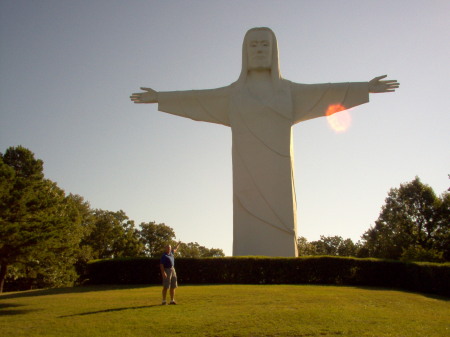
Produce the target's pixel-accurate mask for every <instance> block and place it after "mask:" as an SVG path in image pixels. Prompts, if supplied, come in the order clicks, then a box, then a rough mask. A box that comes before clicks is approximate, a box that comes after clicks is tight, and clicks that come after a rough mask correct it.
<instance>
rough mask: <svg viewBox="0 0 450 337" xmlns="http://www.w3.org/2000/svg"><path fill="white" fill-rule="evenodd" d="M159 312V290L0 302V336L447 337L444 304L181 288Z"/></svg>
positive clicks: (324, 290) (364, 293) (313, 290)
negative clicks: (174, 303) (172, 301)
mask: <svg viewBox="0 0 450 337" xmlns="http://www.w3.org/2000/svg"><path fill="white" fill-rule="evenodd" d="M177 300H178V305H176V306H161V305H160V301H161V288H160V287H159V286H158V287H156V286H115V287H114V286H109V287H100V286H97V287H94V286H92V287H80V288H67V289H49V290H37V291H30V292H23V293H6V294H3V295H0V335H1V336H24V337H25V336H26V337H33V336H55V337H56V336H58V337H61V336H80V337H99V336H108V337H114V336H117V337H127V336H139V337H144V336H145V337H148V336H155V337H164V336H177V335H178V336H183V337H184V336H211V337H213V336H223V337H226V336H267V337H275V336H290V337H295V336H355V337H361V336H376V337H382V336H405V337H412V336H426V337H432V336H439V337H443V336H450V304H449V301H448V299H445V298H439V297H434V296H427V295H423V294H417V293H408V292H403V291H395V290H386V289H374V288H356V287H336V286H311V285H208V286H182V287H180V288H179V289H178V290H177Z"/></svg>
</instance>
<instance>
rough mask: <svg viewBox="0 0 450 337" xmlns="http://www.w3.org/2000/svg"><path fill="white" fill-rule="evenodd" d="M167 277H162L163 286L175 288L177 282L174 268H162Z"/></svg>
mask: <svg viewBox="0 0 450 337" xmlns="http://www.w3.org/2000/svg"><path fill="white" fill-rule="evenodd" d="M164 270H165V272H166V274H167V277H166V278H163V287H164V288H167V289H168V288H173V289H175V288H177V287H178V282H177V273H176V272H175V268H165V269H164Z"/></svg>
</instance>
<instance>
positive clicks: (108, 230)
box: [81, 209, 144, 259]
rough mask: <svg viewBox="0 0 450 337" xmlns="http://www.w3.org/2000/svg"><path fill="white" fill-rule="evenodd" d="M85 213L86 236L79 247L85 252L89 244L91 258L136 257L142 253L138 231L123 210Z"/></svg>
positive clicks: (99, 210)
mask: <svg viewBox="0 0 450 337" xmlns="http://www.w3.org/2000/svg"><path fill="white" fill-rule="evenodd" d="M86 215H87V217H86V219H87V220H88V221H87V223H86V224H85V226H86V228H85V232H86V236H85V237H84V238H83V240H82V241H81V247H84V251H85V252H86V251H87V250H88V249H87V248H86V247H88V246H90V247H91V257H92V258H94V259H107V258H115V257H137V256H140V255H141V254H142V253H143V249H144V247H143V245H142V243H141V242H140V240H139V232H138V230H137V229H136V228H135V226H134V221H132V220H130V219H129V218H128V216H127V215H126V214H125V212H124V211H118V212H111V211H104V210H101V209H97V210H95V211H93V212H92V215H89V214H86ZM88 217H91V218H88Z"/></svg>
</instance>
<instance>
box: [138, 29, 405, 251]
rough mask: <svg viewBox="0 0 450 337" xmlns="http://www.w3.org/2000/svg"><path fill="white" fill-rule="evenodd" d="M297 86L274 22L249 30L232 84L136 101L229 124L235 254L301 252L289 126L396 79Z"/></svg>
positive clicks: (390, 87)
mask: <svg viewBox="0 0 450 337" xmlns="http://www.w3.org/2000/svg"><path fill="white" fill-rule="evenodd" d="M384 77H386V76H379V77H376V78H374V79H373V80H371V81H370V82H354V83H325V84H299V83H294V82H291V81H288V80H285V79H283V78H282V77H281V74H280V70H279V62H278V45H277V40H276V37H275V34H274V33H273V32H272V30H270V29H269V28H252V29H250V30H249V31H248V32H247V34H246V35H245V38H244V42H243V47H242V71H241V74H240V76H239V79H238V80H237V81H236V82H234V83H232V84H231V85H229V86H226V87H222V88H217V89H207V90H189V91H170V92H157V91H155V90H153V89H150V88H141V89H142V90H144V91H145V92H141V93H134V94H132V96H131V97H130V98H131V100H132V101H133V102H134V103H158V110H160V111H164V112H167V113H171V114H174V115H178V116H182V117H188V118H191V119H193V120H197V121H204V122H210V123H217V124H222V125H225V126H229V127H231V131H232V137H233V255H234V256H242V255H264V256H291V257H292V256H298V253H297V237H298V235H297V219H296V218H297V215H296V209H297V205H296V197H295V187H294V168H293V164H294V152H293V144H292V126H293V125H294V124H296V123H299V122H302V121H305V120H308V119H311V118H316V117H320V116H325V113H326V111H327V108H328V107H329V106H331V105H337V104H338V105H340V106H342V109H348V108H351V107H354V106H356V105H359V104H363V103H366V102H368V101H369V92H370V93H377V92H391V91H395V89H396V88H398V87H399V83H398V82H397V81H395V80H388V81H382V80H381V79H382V78H384Z"/></svg>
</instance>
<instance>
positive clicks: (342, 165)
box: [0, 0, 450, 255]
mask: <svg viewBox="0 0 450 337" xmlns="http://www.w3.org/2000/svg"><path fill="white" fill-rule="evenodd" d="M255 26H267V27H270V28H272V29H273V30H274V32H275V34H276V35H277V38H278V45H279V51H280V67H281V72H282V75H283V77H284V78H287V79H289V80H291V81H294V82H300V83H322V82H348V81H355V82H360V81H368V80H370V79H371V78H373V77H375V76H378V75H383V74H388V76H389V78H391V79H397V80H398V81H399V82H400V83H401V87H400V89H399V90H398V91H397V92H396V93H390V94H376V95H371V97H370V100H371V102H370V103H368V104H365V105H362V106H359V107H357V108H354V109H352V110H351V111H350V114H351V117H352V125H351V127H350V128H349V129H348V130H347V131H346V132H344V133H339V134H337V133H335V132H334V131H333V130H331V129H330V127H329V126H328V124H327V121H326V119H325V118H319V119H315V120H311V121H307V122H304V123H301V124H297V125H296V126H295V127H294V150H295V178H296V191H297V203H298V228H299V235H301V236H305V237H306V238H307V239H308V240H310V241H312V240H317V239H319V236H320V235H340V236H342V237H344V238H351V239H353V240H354V241H357V240H358V239H359V238H360V236H361V235H362V234H363V233H364V232H365V231H366V230H367V229H368V228H369V227H370V226H371V225H373V223H374V221H375V220H376V219H377V218H378V214H379V212H380V209H381V206H382V205H383V204H384V199H385V198H386V196H387V193H388V191H389V189H390V188H392V187H398V186H399V185H400V184H401V183H404V182H408V181H411V180H412V179H414V177H415V176H416V175H417V176H419V177H420V178H421V179H422V181H423V182H424V183H427V184H429V185H430V186H431V187H432V188H433V189H434V190H435V192H436V193H438V194H440V193H442V192H443V191H445V190H446V189H447V188H448V187H449V185H450V180H449V179H448V174H449V173H450V151H449V149H450V100H449V97H450V96H449V89H450V86H449V83H450V82H449V79H450V61H449V60H450V2H449V1H447V0H442V1H438V0H422V1H417V0H403V1H402V0H397V1H392V0H389V1H385V0H380V1H362V0H354V1H350V0H342V1H334V0H329V1H325V0H316V1H300V0H293V1H289V0H285V1H250V0H248V1H247V0H240V1H237V0H224V1H221V0H216V1H211V0H208V1H206V0H205V1H203V0H191V1H189V0H183V1H156V0H155V1H148V0H147V1H143V0H142V1H138V0H128V1H114V0H105V1H100V0H93V1H70V0H52V1H50V0H40V1H32V0H29V1H23V0H14V1H12V0H4V1H1V2H0V152H2V153H3V152H4V151H5V150H6V149H7V148H8V147H10V146H17V145H23V146H25V147H27V148H28V149H30V150H31V151H33V152H34V153H35V155H36V157H37V158H40V159H42V160H43V161H44V165H45V175H46V177H47V178H49V179H51V180H53V181H55V182H57V183H58V185H59V186H60V187H61V188H63V189H64V190H65V191H66V193H73V194H79V195H81V196H83V197H84V198H85V199H86V200H87V201H89V202H90V204H91V206H92V207H93V208H101V209H104V210H110V211H118V210H120V209H122V210H123V211H125V213H126V214H127V215H128V216H129V217H130V218H131V219H133V220H135V222H136V223H137V224H139V223H141V222H148V221H156V222H157V223H165V224H166V225H168V226H171V227H172V228H173V229H174V230H175V233H176V234H177V239H180V240H182V241H184V242H191V241H194V242H195V241H197V242H198V243H200V244H202V245H204V246H207V247H215V248H221V249H223V250H224V252H225V253H226V254H227V255H230V254H231V247H232V181H231V174H232V167H231V132H230V130H229V128H227V127H224V126H220V125H216V124H208V123H202V122H195V121H192V120H190V119H184V118H181V117H176V116H172V115H169V114H165V113H163V112H158V111H157V106H156V105H147V104H146V105H135V104H133V103H132V102H131V101H130V100H129V96H130V94H131V93H132V92H137V91H140V90H139V87H141V86H148V87H152V88H154V89H155V90H159V91H170V90H187V89H205V88H214V87H221V86H225V85H228V84H230V83H231V82H234V81H235V80H236V79H237V78H238V76H239V73H240V69H241V45H242V39H243V37H244V34H245V32H246V31H247V30H248V29H249V28H251V27H255Z"/></svg>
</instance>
